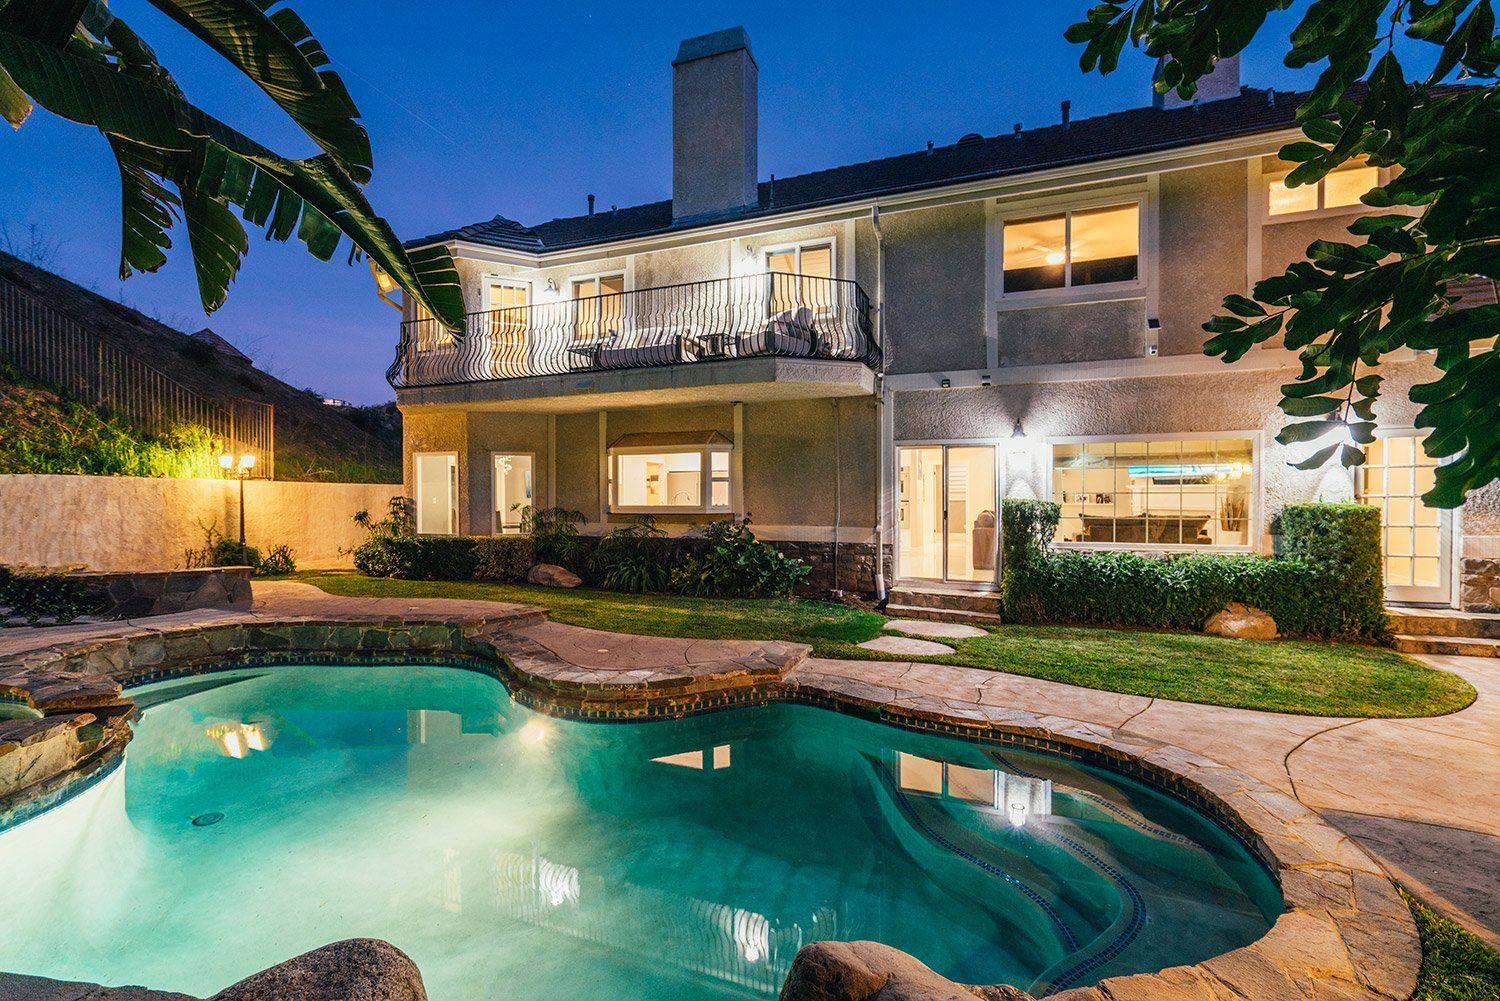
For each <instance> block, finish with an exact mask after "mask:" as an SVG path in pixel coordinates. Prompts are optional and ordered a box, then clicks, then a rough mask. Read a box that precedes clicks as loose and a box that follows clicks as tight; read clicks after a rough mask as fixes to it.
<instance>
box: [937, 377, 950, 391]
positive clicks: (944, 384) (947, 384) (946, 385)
mask: <svg viewBox="0 0 1500 1001" xmlns="http://www.w3.org/2000/svg"><path fill="white" fill-rule="evenodd" d="M938 385H939V386H942V387H943V388H944V389H952V388H953V380H952V379H944V380H943V381H942V382H939V383H938Z"/></svg>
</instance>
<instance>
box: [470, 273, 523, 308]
mask: <svg viewBox="0 0 1500 1001" xmlns="http://www.w3.org/2000/svg"><path fill="white" fill-rule="evenodd" d="M498 287H508V288H523V289H525V290H526V308H528V309H529V308H530V307H532V306H535V305H536V298H535V289H534V288H533V286H532V282H531V280H530V279H529V278H511V277H507V276H505V275H485V276H484V280H483V282H481V283H480V295H481V296H482V299H481V300H480V303H479V305H480V310H479V311H480V312H483V313H490V312H494V309H493V308H492V307H491V306H490V290H491V289H494V288H498Z"/></svg>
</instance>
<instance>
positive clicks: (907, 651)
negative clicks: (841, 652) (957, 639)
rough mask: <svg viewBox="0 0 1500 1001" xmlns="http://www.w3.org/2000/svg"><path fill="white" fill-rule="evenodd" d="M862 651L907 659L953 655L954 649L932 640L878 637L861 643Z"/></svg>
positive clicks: (906, 637) (907, 637)
mask: <svg viewBox="0 0 1500 1001" xmlns="http://www.w3.org/2000/svg"><path fill="white" fill-rule="evenodd" d="M859 646H860V649H862V650H879V651H880V652H881V653H895V654H901V655H903V656H907V657H933V656H936V655H937V654H940V653H952V652H953V648H952V647H951V646H946V645H944V644H942V643H933V642H932V641H931V640H914V639H912V638H911V637H909V636H877V637H875V638H874V639H872V640H866V641H865V642H863V643H861V644H860V645H859Z"/></svg>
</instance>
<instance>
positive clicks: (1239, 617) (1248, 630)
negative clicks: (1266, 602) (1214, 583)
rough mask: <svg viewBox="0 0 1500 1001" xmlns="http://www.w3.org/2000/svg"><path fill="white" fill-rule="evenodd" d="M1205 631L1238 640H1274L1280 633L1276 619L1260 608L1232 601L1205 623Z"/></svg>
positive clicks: (1211, 634) (1212, 634)
mask: <svg viewBox="0 0 1500 1001" xmlns="http://www.w3.org/2000/svg"><path fill="white" fill-rule="evenodd" d="M1203 631H1204V632H1205V633H1207V634H1208V635H1210V636H1226V637H1228V638H1229V639H1236V640H1274V639H1275V638H1276V637H1277V636H1278V635H1280V634H1279V633H1278V632H1277V631H1276V620H1275V619H1273V618H1271V616H1270V615H1268V614H1267V613H1265V612H1263V611H1261V610H1260V609H1259V608H1252V607H1251V606H1249V605H1242V604H1240V603H1239V602H1238V601H1231V602H1230V603H1229V604H1228V605H1226V606H1224V610H1223V611H1220V612H1215V613H1214V614H1213V615H1210V616H1209V617H1208V621H1207V622H1205V623H1204V624H1203Z"/></svg>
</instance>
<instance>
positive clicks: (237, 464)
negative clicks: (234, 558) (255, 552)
mask: <svg viewBox="0 0 1500 1001" xmlns="http://www.w3.org/2000/svg"><path fill="white" fill-rule="evenodd" d="M219 468H220V469H222V470H224V472H226V473H228V474H229V475H230V476H233V477H234V478H235V479H237V480H239V481H240V552H241V553H243V552H244V551H245V479H246V478H247V477H248V476H249V475H250V470H252V469H254V468H255V456H253V455H251V454H250V453H248V452H246V453H245V454H243V455H232V454H230V453H229V452H225V453H223V454H222V455H220V456H219Z"/></svg>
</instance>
